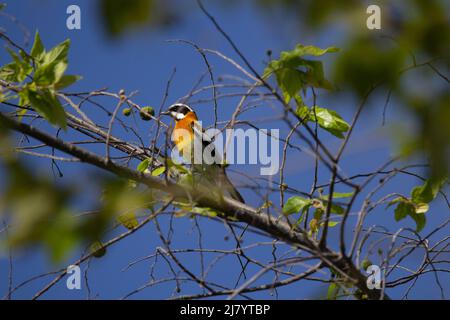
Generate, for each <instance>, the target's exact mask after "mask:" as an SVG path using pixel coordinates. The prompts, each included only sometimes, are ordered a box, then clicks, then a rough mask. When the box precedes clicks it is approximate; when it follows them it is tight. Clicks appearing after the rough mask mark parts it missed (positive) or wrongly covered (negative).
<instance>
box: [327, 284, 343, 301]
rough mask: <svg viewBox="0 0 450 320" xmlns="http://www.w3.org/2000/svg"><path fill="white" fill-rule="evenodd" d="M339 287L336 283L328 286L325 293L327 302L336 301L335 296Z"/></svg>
mask: <svg viewBox="0 0 450 320" xmlns="http://www.w3.org/2000/svg"><path fill="white" fill-rule="evenodd" d="M339 290H340V287H339V285H337V284H336V283H334V282H332V283H330V285H329V286H328V292H327V300H336V298H337V296H338V295H339Z"/></svg>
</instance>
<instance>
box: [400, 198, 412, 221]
mask: <svg viewBox="0 0 450 320" xmlns="http://www.w3.org/2000/svg"><path fill="white" fill-rule="evenodd" d="M415 213H416V212H415V208H414V205H413V204H411V203H409V202H406V201H401V202H400V203H399V204H398V205H397V208H395V221H400V220H403V219H404V218H406V216H408V215H411V214H415Z"/></svg>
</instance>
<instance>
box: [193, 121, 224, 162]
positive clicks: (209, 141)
mask: <svg viewBox="0 0 450 320" xmlns="http://www.w3.org/2000/svg"><path fill="white" fill-rule="evenodd" d="M192 130H193V131H194V136H195V138H196V139H201V140H200V141H201V142H202V145H203V149H205V148H206V147H208V146H210V145H212V149H211V155H212V156H213V157H215V158H216V161H217V162H218V163H220V162H221V161H222V158H221V157H220V154H219V153H218V152H217V150H216V148H215V145H214V141H213V140H214V139H213V137H211V136H210V135H209V134H207V133H206V132H205V131H204V130H203V128H202V127H201V126H200V124H199V123H198V122H197V121H193V122H192Z"/></svg>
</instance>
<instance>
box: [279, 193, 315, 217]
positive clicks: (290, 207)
mask: <svg viewBox="0 0 450 320" xmlns="http://www.w3.org/2000/svg"><path fill="white" fill-rule="evenodd" d="M310 206H311V200H310V199H306V198H302V197H299V196H294V197H291V198H289V199H288V201H286V203H285V205H284V207H283V214H285V215H290V214H293V213H297V212H300V211H303V210H306V209H308V208H309V207H310Z"/></svg>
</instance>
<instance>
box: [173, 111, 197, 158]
mask: <svg viewBox="0 0 450 320" xmlns="http://www.w3.org/2000/svg"><path fill="white" fill-rule="evenodd" d="M197 120H198V119H197V116H196V115H195V113H194V112H189V113H187V114H186V115H185V117H184V118H183V119H181V120H178V121H177V122H176V123H175V128H174V130H173V132H172V141H173V142H174V143H175V145H176V146H177V148H178V150H180V151H182V150H183V149H184V148H185V147H186V146H188V145H190V144H191V142H192V141H193V136H194V132H193V130H192V126H193V122H194V121H197Z"/></svg>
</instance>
